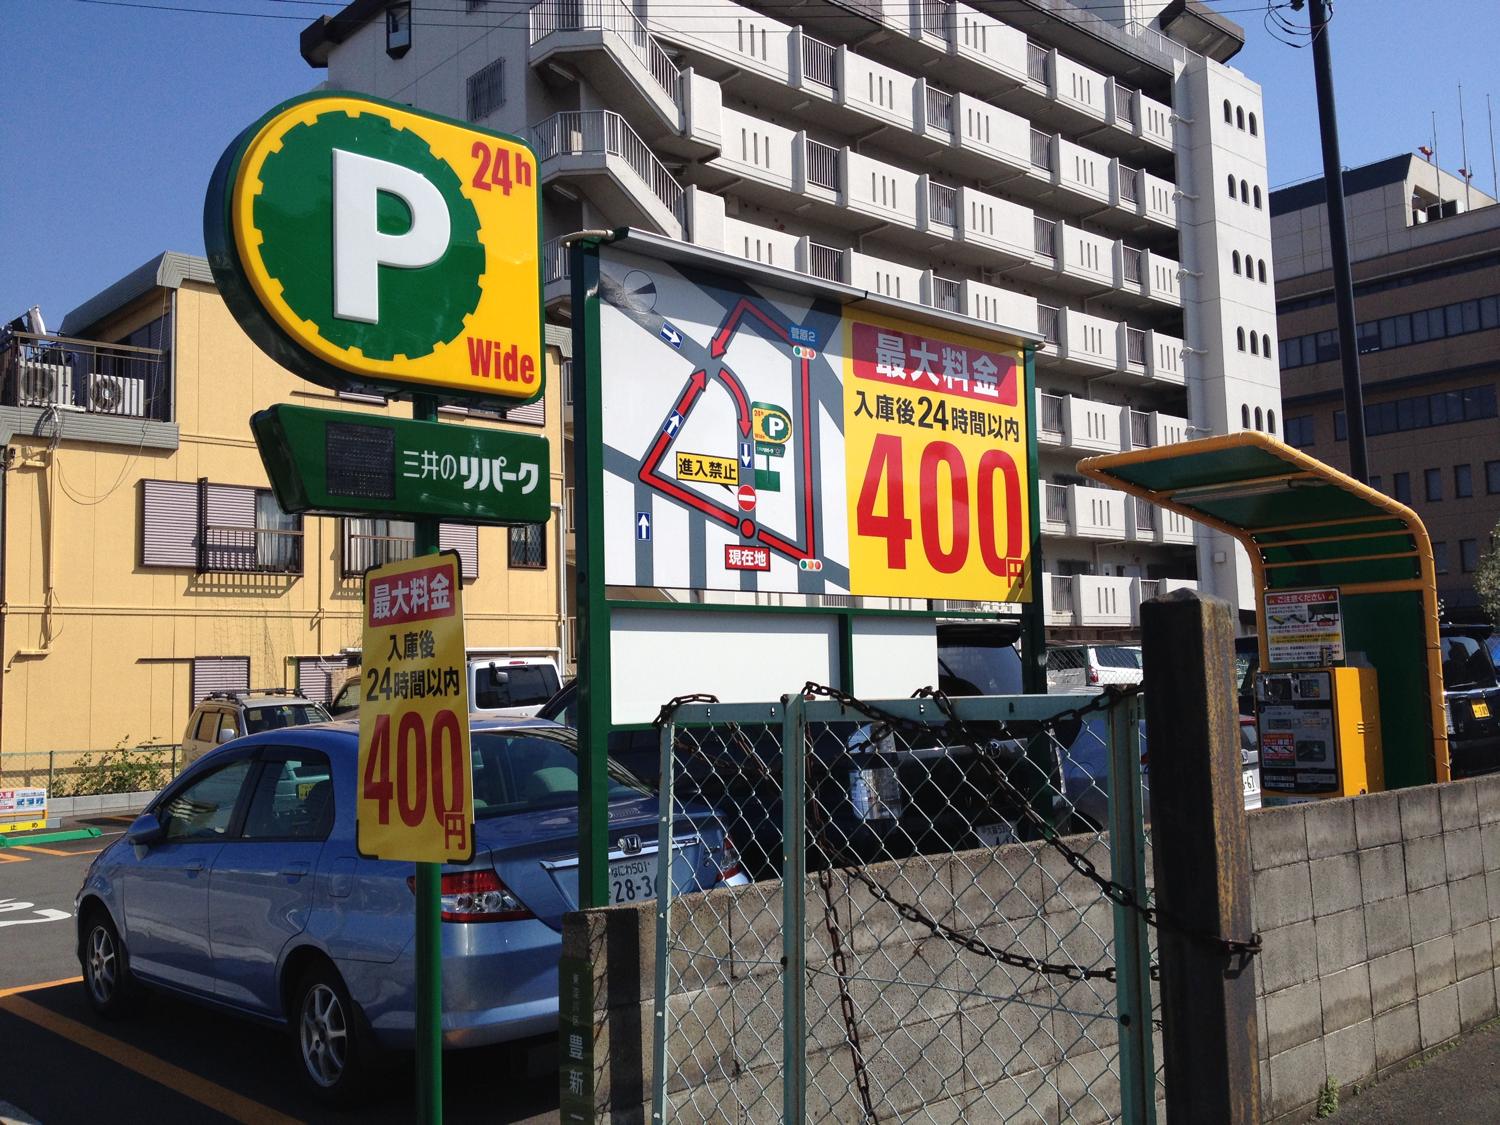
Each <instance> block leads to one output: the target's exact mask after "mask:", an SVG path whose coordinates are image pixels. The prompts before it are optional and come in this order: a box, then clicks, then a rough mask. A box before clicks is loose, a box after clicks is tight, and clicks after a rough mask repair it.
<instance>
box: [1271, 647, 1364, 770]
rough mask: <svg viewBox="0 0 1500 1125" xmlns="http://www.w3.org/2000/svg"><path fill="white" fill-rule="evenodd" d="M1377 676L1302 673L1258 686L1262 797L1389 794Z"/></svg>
mask: <svg viewBox="0 0 1500 1125" xmlns="http://www.w3.org/2000/svg"><path fill="white" fill-rule="evenodd" d="M1376 678H1377V677H1376V672H1375V669H1374V668H1333V667H1327V668H1297V669H1293V670H1288V671H1281V672H1274V671H1273V672H1261V673H1260V674H1259V675H1257V676H1256V680H1255V708H1256V712H1257V714H1256V721H1257V724H1258V726H1259V728H1260V779H1261V790H1262V792H1263V793H1264V794H1265V796H1266V797H1267V798H1273V799H1274V798H1280V799H1283V800H1285V799H1288V798H1290V799H1293V800H1317V799H1321V798H1324V797H1352V796H1354V795H1356V794H1358V793H1378V792H1380V791H1382V790H1383V789H1385V758H1384V756H1383V747H1382V746H1381V741H1380V693H1379V691H1378V690H1377V686H1376Z"/></svg>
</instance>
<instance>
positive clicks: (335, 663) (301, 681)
mask: <svg viewBox="0 0 1500 1125" xmlns="http://www.w3.org/2000/svg"><path fill="white" fill-rule="evenodd" d="M348 671H349V661H348V659H347V658H345V657H343V656H299V657H297V694H299V695H301V696H302V697H303V698H305V699H311V700H312V701H313V702H314V703H327V702H328V701H329V700H330V699H332V698H333V693H334V692H335V691H337V690H338V689H339V685H340V684H342V683H343V682H344V675H345V673H346V672H348Z"/></svg>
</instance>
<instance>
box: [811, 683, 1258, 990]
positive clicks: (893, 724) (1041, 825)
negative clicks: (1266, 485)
mask: <svg viewBox="0 0 1500 1125" xmlns="http://www.w3.org/2000/svg"><path fill="white" fill-rule="evenodd" d="M802 692H803V695H805V696H821V697H823V698H825V699H831V700H833V701H835V702H836V703H839V704H840V705H841V706H844V707H848V708H849V709H850V710H853V711H857V712H858V713H859V714H861V715H863V716H864V717H865V718H867V719H870V720H872V721H874V722H877V723H880V724H882V725H884V726H886V727H888V728H890V729H892V730H900V731H902V732H903V733H904V734H908V735H910V734H914V733H922V734H934V733H935V734H937V735H939V736H940V737H943V736H949V735H953V734H956V735H957V736H958V739H957V741H958V742H959V744H960V745H964V746H967V747H968V748H969V749H971V750H974V751H975V752H976V753H978V752H979V743H980V740H979V739H978V738H976V737H975V736H974V735H973V734H972V732H971V731H970V730H969V727H968V724H966V723H965V722H964V721H963V719H961V718H959V716H958V713H957V711H956V709H955V708H954V706H953V701H952V699H950V698H949V697H948V695H947V694H946V693H944V692H942V691H938V690H937V689H935V688H921V689H919V690H918V691H916V692H914V693H913V698H916V699H930V700H932V702H933V703H934V704H935V705H936V706H937V708H938V710H939V711H941V712H942V714H943V718H944V722H943V724H942V725H941V726H936V725H934V724H929V723H923V722H920V721H917V720H913V719H907V718H905V717H903V716H900V715H895V714H892V713H890V712H888V711H884V710H882V709H881V708H879V707H875V706H873V705H871V704H869V703H865V702H864V701H863V700H860V699H857V698H855V697H854V696H852V695H850V694H849V693H848V692H844V691H840V690H839V689H838V688H833V687H827V686H825V685H823V684H815V683H812V682H808V683H807V684H805V685H804V686H803V688H802ZM1141 693H1142V687H1141V685H1140V684H1128V685H1120V684H1111V685H1108V686H1106V687H1105V689H1104V691H1102V692H1101V693H1100V694H1099V695H1097V696H1095V697H1094V698H1093V699H1092V700H1090V701H1089V702H1088V703H1086V704H1084V705H1083V706H1081V707H1074V708H1071V709H1069V710H1067V711H1060V712H1058V713H1057V714H1056V715H1052V716H1050V717H1049V718H1047V719H1046V720H1044V721H1043V722H1042V723H1041V730H1040V731H1038V732H1037V733H1042V732H1046V733H1047V734H1052V733H1054V731H1055V730H1056V728H1057V727H1059V726H1061V725H1063V724H1065V723H1069V722H1073V721H1075V720H1077V721H1081V720H1082V719H1083V718H1085V717H1086V716H1088V715H1090V714H1093V713H1095V712H1100V711H1106V710H1108V709H1110V708H1112V707H1115V706H1117V705H1119V704H1120V703H1123V702H1124V701H1125V700H1126V699H1129V698H1130V697H1132V696H1136V695H1140V694H1141ZM1033 737H1034V735H1033ZM996 777H997V780H999V782H1000V784H1001V785H1002V786H1003V787H1004V788H1006V789H1007V791H1008V795H1009V796H1010V797H1012V798H1013V799H1015V800H1016V801H1017V803H1018V805H1019V807H1020V809H1021V812H1022V815H1023V817H1024V818H1025V819H1026V820H1027V821H1028V822H1029V823H1030V824H1031V825H1032V827H1034V828H1035V829H1036V830H1037V832H1038V834H1039V835H1040V836H1041V838H1042V839H1043V840H1044V841H1045V842H1046V843H1047V844H1048V845H1049V846H1050V847H1051V848H1052V849H1053V850H1054V851H1056V852H1057V853H1058V854H1059V855H1061V856H1062V857H1063V858H1064V859H1065V860H1067V862H1068V866H1070V867H1071V868H1073V870H1074V871H1076V872H1077V873H1078V874H1079V875H1082V876H1083V877H1084V878H1085V879H1087V880H1088V881H1089V882H1091V883H1093V884H1094V886H1096V887H1097V888H1098V889H1099V893H1100V894H1102V895H1104V897H1105V898H1107V899H1109V900H1110V901H1111V902H1113V903H1116V904H1118V905H1119V906H1123V907H1124V908H1125V909H1126V910H1131V911H1134V912H1135V913H1136V914H1138V915H1140V917H1141V918H1142V919H1143V920H1144V921H1145V923H1146V925H1148V926H1152V927H1154V928H1155V929H1157V930H1162V931H1166V932H1169V933H1173V934H1177V935H1179V936H1182V937H1186V938H1188V939H1189V940H1190V941H1195V942H1197V943H1199V944H1201V945H1208V946H1211V947H1212V948H1213V949H1215V950H1216V951H1217V952H1219V953H1222V954H1224V955H1225V956H1228V957H1239V958H1241V959H1244V958H1248V957H1253V956H1254V955H1255V954H1257V953H1259V952H1260V951H1261V935H1260V934H1258V933H1252V934H1251V935H1250V937H1249V938H1248V939H1242V938H1227V937H1224V936H1222V935H1220V934H1214V933H1210V932H1207V931H1204V930H1198V929H1194V928H1193V927H1190V926H1188V925H1186V924H1184V923H1182V922H1181V921H1180V920H1178V919H1176V918H1173V917H1171V916H1169V915H1166V914H1164V913H1163V912H1162V910H1161V908H1160V907H1157V906H1151V905H1150V904H1149V903H1146V902H1141V901H1140V900H1139V899H1137V898H1136V896H1135V892H1134V891H1132V890H1131V889H1130V888H1129V887H1126V886H1125V885H1123V884H1121V883H1117V882H1115V881H1114V880H1113V879H1109V878H1107V877H1105V876H1103V875H1101V874H1099V868H1098V865H1097V864H1095V863H1094V861H1093V860H1091V859H1089V857H1088V856H1086V855H1082V854H1081V853H1079V852H1078V851H1076V850H1075V849H1074V848H1072V847H1070V846H1069V845H1068V843H1067V842H1066V841H1065V840H1064V839H1063V836H1062V834H1061V833H1060V832H1058V830H1057V826H1056V825H1054V824H1053V823H1052V822H1051V821H1050V820H1048V819H1047V818H1046V817H1044V816H1042V814H1041V813H1039V812H1038V811H1037V810H1036V809H1035V808H1034V807H1033V806H1032V803H1031V801H1030V800H1029V799H1028V798H1027V796H1026V795H1025V794H1024V793H1022V792H1021V791H1020V789H1019V788H1017V786H1016V784H1015V783H1014V782H1013V781H1011V779H1010V778H1009V777H1007V776H1005V774H1004V773H998V774H997V775H996ZM849 871H850V873H851V874H853V875H855V877H856V878H858V877H860V876H861V875H863V874H864V873H863V872H857V873H856V872H855V871H854V869H853V867H852V866H850V867H849ZM865 878H868V876H865ZM861 881H862V882H863V881H865V880H864V879H861ZM871 882H873V880H872V881H871ZM872 893H873V892H872ZM880 897H882V898H884V901H886V902H887V903H888V904H890V905H891V906H893V907H895V908H896V909H897V910H898V911H900V912H901V914H902V916H903V917H907V918H908V919H909V920H910V921H913V922H917V923H918V924H920V925H923V926H926V927H927V928H928V929H930V930H931V931H932V932H933V934H935V935H936V936H938V937H942V938H944V939H945V940H947V941H951V942H954V943H955V944H958V945H961V946H963V947H964V948H967V949H970V950H972V951H973V952H976V953H983V955H985V956H990V957H994V958H995V959H996V960H1005V963H1007V964H1013V963H1014V962H1012V961H1010V960H1006V959H1004V958H1001V957H999V956H997V954H998V953H999V952H1000V951H995V950H991V949H990V948H989V947H988V946H985V949H984V950H981V949H979V948H977V946H976V945H973V944H970V939H965V938H963V937H962V936H961V935H957V934H956V933H955V934H954V935H953V936H949V935H948V934H944V933H943V932H942V931H943V930H945V929H949V927H946V926H944V925H943V923H941V922H936V921H934V920H932V919H929V918H927V917H926V916H925V915H922V914H921V911H920V910H918V908H916V907H914V906H911V905H910V904H906V903H900V902H899V901H898V900H896V899H894V898H892V897H890V896H889V895H883V896H880ZM903 908H904V909H903ZM907 911H911V912H912V913H913V914H916V915H919V916H918V917H911V916H910V915H908V913H907ZM973 940H974V941H976V942H977V939H973ZM977 944H978V945H985V943H983V942H978V943H977ZM1009 956H1011V957H1014V956H1015V955H1014V954H1011V955H1009ZM1028 960H1030V959H1028ZM1041 964H1046V963H1045V962H1042V963H1041ZM1067 969H1075V970H1082V971H1084V972H1087V973H1090V974H1092V975H1098V976H1104V977H1105V979H1107V980H1114V979H1115V978H1114V969H1113V967H1111V968H1109V969H1107V970H1086V969H1083V967H1082V966H1076V965H1075V966H1052V967H1051V969H1050V970H1048V969H1037V970H1034V971H1037V972H1044V971H1056V972H1059V973H1060V975H1063V976H1068V975H1069V973H1068V972H1066V971H1064V970H1067ZM1074 979H1087V978H1074ZM1151 979H1152V980H1160V979H1161V967H1160V965H1158V964H1155V963H1153V964H1152V965H1151Z"/></svg>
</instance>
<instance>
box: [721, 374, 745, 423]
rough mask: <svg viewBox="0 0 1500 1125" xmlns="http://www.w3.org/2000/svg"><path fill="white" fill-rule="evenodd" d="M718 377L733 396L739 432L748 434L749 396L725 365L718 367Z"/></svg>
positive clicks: (736, 377)
mask: <svg viewBox="0 0 1500 1125" xmlns="http://www.w3.org/2000/svg"><path fill="white" fill-rule="evenodd" d="M719 378H720V379H722V380H723V381H724V385H725V386H726V387H728V388H729V393H730V394H731V395H733V396H734V411H735V414H736V415H737V416H738V418H739V420H740V433H741V434H742V435H743V436H745V437H749V436H750V397H749V396H748V395H747V394H745V387H744V384H742V383H741V382H740V380H739V377H738V376H737V375H735V373H734V372H733V371H731V370H729V368H727V367H720V368H719Z"/></svg>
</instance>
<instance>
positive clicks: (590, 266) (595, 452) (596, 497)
mask: <svg viewBox="0 0 1500 1125" xmlns="http://www.w3.org/2000/svg"><path fill="white" fill-rule="evenodd" d="M569 253H570V254H571V255H572V258H571V262H570V269H571V270H572V276H573V433H574V442H573V448H574V455H573V466H574V477H575V482H576V487H575V488H574V489H573V497H574V499H573V515H574V519H575V521H576V523H575V525H574V526H575V527H576V528H577V533H576V534H577V543H578V551H577V556H578V565H577V575H576V577H577V584H578V585H577V590H578V593H577V604H578V635H579V641H580V643H579V646H578V654H577V655H578V744H579V751H580V752H579V755H578V905H579V906H582V907H590V906H606V905H608V902H609V768H608V757H607V755H608V752H609V751H608V746H609V729H610V720H611V714H610V697H611V696H610V653H609V606H608V604H607V599H606V597H605V591H604V504H603V503H602V501H603V497H604V464H603V460H602V455H603V450H604V422H603V419H602V418H601V417H600V414H599V379H600V374H599V250H598V243H596V242H592V241H589V242H582V243H579V242H575V243H574V244H573V245H572V247H571V248H570V250H569ZM664 862H665V863H667V865H668V870H670V867H671V860H670V858H668V859H666V860H664Z"/></svg>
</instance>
